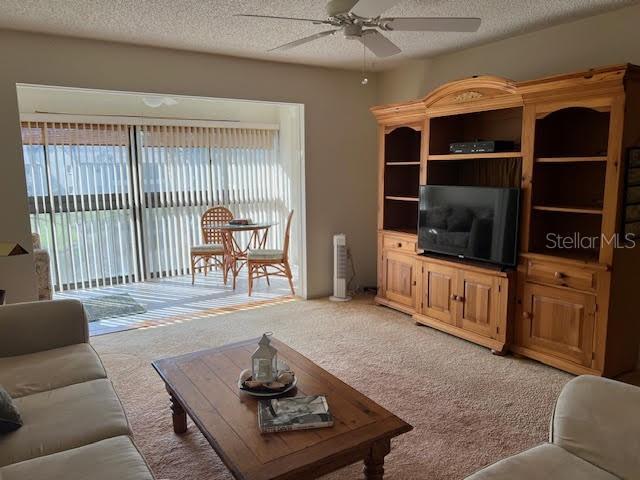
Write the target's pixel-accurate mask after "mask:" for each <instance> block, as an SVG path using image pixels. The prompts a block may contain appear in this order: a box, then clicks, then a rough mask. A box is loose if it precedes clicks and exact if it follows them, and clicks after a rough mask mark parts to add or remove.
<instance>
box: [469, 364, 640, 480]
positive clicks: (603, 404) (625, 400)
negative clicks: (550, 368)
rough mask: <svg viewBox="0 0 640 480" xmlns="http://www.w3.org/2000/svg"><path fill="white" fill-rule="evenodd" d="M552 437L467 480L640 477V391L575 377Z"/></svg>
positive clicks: (556, 413) (561, 402) (560, 405)
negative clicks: (542, 443) (544, 442)
mask: <svg viewBox="0 0 640 480" xmlns="http://www.w3.org/2000/svg"><path fill="white" fill-rule="evenodd" d="M549 437H550V438H549V442H550V443H547V444H544V445H540V446H538V447H535V448H532V449H531V450H527V451H526V452H523V453H520V454H518V455H515V456H513V457H510V458H507V459H505V460H502V461H500V462H498V463H495V464H493V465H491V466H489V467H487V468H485V469H484V470H481V471H479V472H477V473H475V474H474V475H471V476H470V477H468V479H467V480H507V479H509V480H514V479H522V480H538V479H539V480H553V479H558V480H615V479H624V480H638V479H640V388H638V387H634V386H632V385H627V384H624V383H621V382H616V381H615V380H609V379H606V378H599V377H593V376H590V375H584V376H581V377H577V378H574V379H573V380H571V381H570V382H569V383H567V385H565V387H564V388H563V390H562V392H561V393H560V396H559V397H558V401H557V403H556V407H555V410H554V412H553V418H552V420H551V432H550V435H549Z"/></svg>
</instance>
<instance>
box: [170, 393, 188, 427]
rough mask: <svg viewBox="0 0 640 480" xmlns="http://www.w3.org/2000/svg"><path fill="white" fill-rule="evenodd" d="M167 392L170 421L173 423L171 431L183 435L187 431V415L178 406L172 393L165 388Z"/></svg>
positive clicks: (180, 406)
mask: <svg viewBox="0 0 640 480" xmlns="http://www.w3.org/2000/svg"><path fill="white" fill-rule="evenodd" d="M167 392H169V401H170V402H171V420H172V421H173V431H174V432H176V433H184V432H186V431H187V413H186V412H185V411H184V408H182V405H180V402H179V401H178V399H177V398H176V397H175V396H174V394H173V392H172V391H171V390H169V389H168V388H167Z"/></svg>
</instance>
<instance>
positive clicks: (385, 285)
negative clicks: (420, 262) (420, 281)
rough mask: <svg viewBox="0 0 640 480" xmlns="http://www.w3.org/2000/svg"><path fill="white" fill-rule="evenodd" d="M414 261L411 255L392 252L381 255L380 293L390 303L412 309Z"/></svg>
mask: <svg viewBox="0 0 640 480" xmlns="http://www.w3.org/2000/svg"><path fill="white" fill-rule="evenodd" d="M415 264H416V262H415V259H414V258H413V257H412V256H411V255H407V254H404V253H399V252H397V251H393V250H385V251H384V252H383V254H382V292H383V296H384V297H385V298H387V299H388V300H391V301H392V302H397V303H400V304H402V305H406V306H409V307H414V306H415V304H416V302H415V292H416V288H415V283H416V275H415V268H416V266H415Z"/></svg>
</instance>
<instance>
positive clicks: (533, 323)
mask: <svg viewBox="0 0 640 480" xmlns="http://www.w3.org/2000/svg"><path fill="white" fill-rule="evenodd" d="M521 321H522V323H521V325H520V327H521V331H520V335H519V337H520V342H521V343H522V346H524V347H527V348H530V349H532V350H536V351H539V352H542V353H547V354H550V355H554V356H556V357H559V358H563V359H565V360H569V361H571V362H575V363H578V364H580V365H584V366H591V362H592V355H593V335H594V328H595V321H596V299H595V296H593V295H589V294H587V293H580V292H574V291H569V290H564V289H561V288H554V287H546V286H543V285H535V284H532V283H527V284H525V286H524V292H523V299H522V320H521Z"/></svg>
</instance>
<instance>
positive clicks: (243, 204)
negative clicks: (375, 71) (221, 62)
mask: <svg viewBox="0 0 640 480" xmlns="http://www.w3.org/2000/svg"><path fill="white" fill-rule="evenodd" d="M22 137H23V152H24V162H25V169H26V173H27V192H28V195H29V202H30V212H31V223H32V230H33V231H34V232H37V233H39V234H40V236H41V241H42V245H43V247H44V248H46V249H47V250H48V251H49V252H50V254H51V258H52V272H54V275H53V276H54V285H55V288H56V290H62V289H69V288H83V287H89V286H103V285H112V284H117V283H127V282H134V281H139V280H144V279H150V278H159V277H166V276H174V275H185V274H189V273H190V262H189V248H190V246H191V245H193V244H198V243H200V216H201V215H202V213H203V212H204V210H206V209H207V208H208V207H210V206H213V205H224V206H227V207H228V208H230V209H231V211H232V212H233V213H234V215H235V216H236V217H244V218H251V219H253V220H255V221H260V222H270V223H273V224H274V228H272V229H271V232H270V235H269V242H268V246H269V247H271V248H276V247H277V246H278V245H281V244H282V242H283V238H282V234H283V232H282V230H283V228H284V219H285V218H286V215H287V213H288V211H289V210H290V209H291V203H292V202H291V179H290V175H288V173H287V172H286V169H285V168H284V166H283V165H282V161H281V157H280V155H279V139H278V132H277V130H272V129H256V128H252V129H242V128H216V127H196V126H194V127H189V126H170V125H166V126H134V125H108V124H75V123H74V124H69V123H55V122H54V123H46V122H45V123H29V122H27V123H23V124H22Z"/></svg>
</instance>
